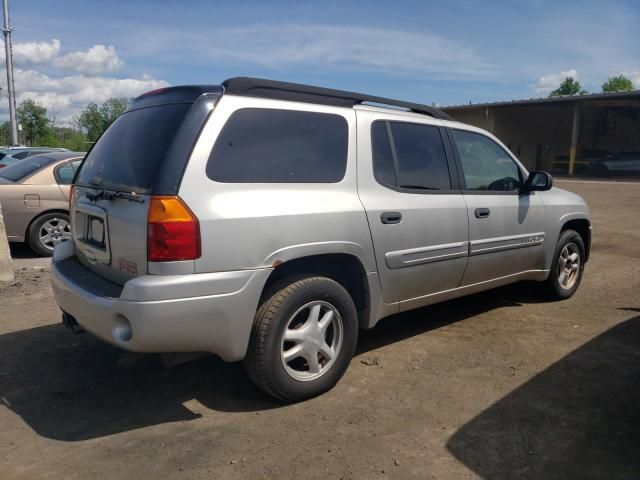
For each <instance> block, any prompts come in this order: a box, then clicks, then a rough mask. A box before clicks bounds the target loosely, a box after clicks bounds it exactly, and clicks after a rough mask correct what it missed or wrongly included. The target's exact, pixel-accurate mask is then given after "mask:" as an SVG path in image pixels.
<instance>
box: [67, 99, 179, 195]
mask: <svg viewBox="0 0 640 480" xmlns="http://www.w3.org/2000/svg"><path fill="white" fill-rule="evenodd" d="M190 107H191V103H176V104H168V105H160V106H155V107H147V108H141V109H138V110H132V111H129V112H126V113H124V114H122V115H121V116H120V117H118V119H117V120H116V121H115V122H113V124H111V126H110V127H109V128H108V129H107V131H106V132H105V133H104V134H103V135H102V136H101V137H100V139H99V140H98V142H97V143H96V144H95V146H94V147H93V149H92V150H91V152H89V154H88V155H87V158H86V160H85V162H84V164H83V165H82V168H81V169H80V173H79V174H78V179H77V182H76V183H78V184H79V185H83V186H88V187H99V188H104V189H108V190H116V191H126V192H136V193H143V194H145V193H151V191H152V189H153V184H154V181H155V179H156V175H157V173H158V171H159V167H160V165H161V164H162V161H163V159H164V156H165V154H166V152H167V150H168V148H169V146H170V144H171V141H172V140H173V138H174V136H175V134H176V132H177V131H178V128H179V127H180V125H181V124H182V121H183V120H184V118H185V116H186V114H187V111H188V110H189V108H190Z"/></svg>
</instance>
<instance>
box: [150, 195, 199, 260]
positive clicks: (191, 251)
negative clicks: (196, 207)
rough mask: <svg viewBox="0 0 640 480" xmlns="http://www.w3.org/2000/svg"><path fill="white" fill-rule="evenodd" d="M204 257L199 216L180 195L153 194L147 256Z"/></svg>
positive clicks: (168, 258) (152, 258) (160, 258)
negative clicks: (201, 251)
mask: <svg viewBox="0 0 640 480" xmlns="http://www.w3.org/2000/svg"><path fill="white" fill-rule="evenodd" d="M198 257H200V226H199V224H198V219H197V218H196V216H195V215H194V214H193V213H192V212H191V210H189V208H188V207H187V206H186V205H185V204H184V202H183V201H182V200H181V199H180V198H179V197H169V196H152V197H151V202H150V204H149V213H148V214H147V259H148V260H149V261H150V262H170V261H177V260H194V259H196V258H198Z"/></svg>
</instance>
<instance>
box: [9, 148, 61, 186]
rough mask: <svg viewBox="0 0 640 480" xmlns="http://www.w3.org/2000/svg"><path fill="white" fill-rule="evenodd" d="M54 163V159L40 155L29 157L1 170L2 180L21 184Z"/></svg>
mask: <svg viewBox="0 0 640 480" xmlns="http://www.w3.org/2000/svg"><path fill="white" fill-rule="evenodd" d="M53 161H54V159H52V158H49V157H41V156H40V155H36V156H33V157H29V158H26V159H24V160H20V161H19V162H15V163H12V164H11V165H9V166H7V167H4V168H3V169H0V178H5V179H7V180H11V181H12V182H19V181H20V180H22V179H24V178H26V177H28V176H29V175H31V174H32V173H35V172H36V171H37V170H39V169H41V168H42V167H44V166H46V165H49V164H50V163H51V162H53Z"/></svg>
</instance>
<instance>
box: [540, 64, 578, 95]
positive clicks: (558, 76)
mask: <svg viewBox="0 0 640 480" xmlns="http://www.w3.org/2000/svg"><path fill="white" fill-rule="evenodd" d="M567 77H571V78H573V79H574V80H578V71H577V70H576V69H575V68H571V69H569V70H562V71H561V72H560V73H550V74H549V75H543V76H542V77H540V78H539V79H538V81H537V83H536V84H535V85H532V86H531V88H533V89H534V90H535V91H536V92H538V93H549V92H551V90H555V89H556V88H558V87H559V86H560V84H561V83H562V81H563V80H564V79H565V78H567Z"/></svg>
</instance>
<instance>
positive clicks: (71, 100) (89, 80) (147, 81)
mask: <svg viewBox="0 0 640 480" xmlns="http://www.w3.org/2000/svg"><path fill="white" fill-rule="evenodd" d="M14 73H15V84H16V92H17V98H16V102H17V103H18V104H20V102H21V101H23V100H25V99H27V98H30V99H32V100H34V101H35V102H36V103H38V104H40V105H43V106H45V107H47V108H48V109H49V110H52V111H55V112H56V114H57V121H58V123H59V124H60V123H68V122H69V121H71V118H72V117H73V115H75V114H77V113H79V112H80V111H81V110H82V109H83V108H84V107H85V106H86V105H87V103H89V102H95V103H98V104H100V103H102V102H104V101H105V100H107V99H108V98H110V97H135V96H138V95H140V94H141V93H144V92H146V91H149V90H154V89H156V88H161V87H165V86H167V85H168V84H167V82H165V81H164V80H158V79H154V78H152V77H150V76H148V75H143V76H142V78H109V77H101V76H86V75H69V76H65V77H62V78H53V77H50V76H49V75H46V74H44V73H41V72H37V71H35V70H21V69H15V72H14ZM0 86H2V88H5V87H6V75H5V73H4V70H2V71H0ZM7 111H8V105H7V102H6V100H5V101H2V102H0V116H2V117H6V116H7Z"/></svg>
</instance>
